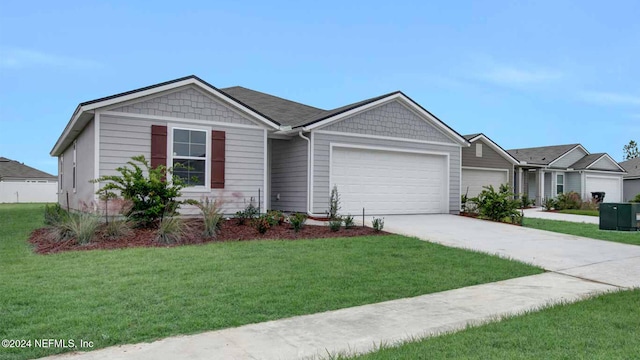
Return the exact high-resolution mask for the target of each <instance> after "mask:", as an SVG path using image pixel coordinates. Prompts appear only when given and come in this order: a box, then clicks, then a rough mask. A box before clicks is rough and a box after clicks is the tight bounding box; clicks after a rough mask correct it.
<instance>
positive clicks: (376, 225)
mask: <svg viewBox="0 0 640 360" xmlns="http://www.w3.org/2000/svg"><path fill="white" fill-rule="evenodd" d="M371 226H373V230H375V231H382V229H384V218H377V217H374V218H373V220H371Z"/></svg>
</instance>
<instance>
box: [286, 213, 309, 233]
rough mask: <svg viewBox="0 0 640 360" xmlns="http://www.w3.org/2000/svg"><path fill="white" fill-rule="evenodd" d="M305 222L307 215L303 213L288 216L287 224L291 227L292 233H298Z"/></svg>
mask: <svg viewBox="0 0 640 360" xmlns="http://www.w3.org/2000/svg"><path fill="white" fill-rule="evenodd" d="M306 221H307V215H305V214H303V213H295V214H291V215H289V223H290V224H291V227H293V231H295V232H298V231H300V229H302V227H303V226H304V223H305V222H306Z"/></svg>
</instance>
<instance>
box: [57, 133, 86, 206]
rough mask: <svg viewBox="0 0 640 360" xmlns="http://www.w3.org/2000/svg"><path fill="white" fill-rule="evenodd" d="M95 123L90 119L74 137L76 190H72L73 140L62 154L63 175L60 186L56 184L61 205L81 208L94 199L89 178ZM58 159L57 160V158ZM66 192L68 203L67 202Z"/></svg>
mask: <svg viewBox="0 0 640 360" xmlns="http://www.w3.org/2000/svg"><path fill="white" fill-rule="evenodd" d="M94 142H95V123H94V122H93V121H90V122H89V123H88V124H87V126H85V128H84V129H82V131H81V132H80V134H79V135H78V136H77V137H76V191H75V192H74V191H73V142H72V143H71V144H70V145H69V147H67V148H66V149H65V150H64V152H63V154H64V169H63V171H64V175H63V181H62V186H61V187H60V185H59V186H58V189H59V190H58V202H59V203H60V205H61V206H63V207H65V208H66V207H67V205H68V206H69V208H71V209H74V210H81V209H82V208H83V207H86V206H91V205H92V204H91V203H92V202H93V201H95V194H94V185H93V184H92V183H90V182H89V181H90V180H93V179H94V178H95V176H94V174H95V172H94V159H95V157H94V156H95V150H94V149H95V148H94ZM58 161H59V160H58ZM67 194H68V199H69V203H68V204H67Z"/></svg>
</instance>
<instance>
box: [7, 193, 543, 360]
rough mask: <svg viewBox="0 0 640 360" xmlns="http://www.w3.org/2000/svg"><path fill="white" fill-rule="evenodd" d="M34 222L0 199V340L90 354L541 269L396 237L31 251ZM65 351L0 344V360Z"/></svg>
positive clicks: (33, 212) (27, 211) (35, 215)
mask: <svg viewBox="0 0 640 360" xmlns="http://www.w3.org/2000/svg"><path fill="white" fill-rule="evenodd" d="M41 219H42V206H37V205H22V206H7V205H0V254H1V255H0V284H2V291H0V314H2V316H0V338H2V339H5V338H6V339H36V338H46V339H73V340H75V343H76V344H77V343H79V341H80V339H82V340H85V341H93V343H94V344H95V347H94V349H97V348H101V347H106V346H111V345H116V344H125V343H138V342H144V341H151V340H154V339H158V338H163V337H167V336H173V335H179V334H192V333H198V332H203V331H208V330H216V329H221V328H228V327H235V326H240V325H244V324H249V323H257V322H263V321H268V320H274V319H280V318H285V317H291V316H296V315H303V314H311V313H317V312H322V311H327V310H335V309H339V308H345V307H351V306H357V305H363V304H370V303H376V302H381V301H386V300H391V299H398V298H404V297H412V296H417V295H422V294H427V293H433V292H439V291H444V290H450V289H455V288H460V287H465V286H471V285H477V284H481V283H487V282H494V281H499V280H504V279H508V278H514V277H520V276H526V275H532V274H538V273H541V272H543V270H541V269H539V268H536V267H532V266H529V265H525V264H522V263H518V262H515V261H509V260H505V259H501V258H498V257H495V256H489V255H485V254H481V253H474V252H469V251H464V250H460V249H454V248H447V247H444V246H441V245H437V244H432V243H428V242H424V241H420V240H418V239H415V238H408V237H404V236H396V235H390V236H377V237H376V236H372V237H359V238H336V239H323V240H299V241H281V240H276V241H244V242H227V243H209V244H206V245H195V246H182V247H174V248H132V249H124V250H111V251H76V252H67V253H60V254H54V255H36V254H34V253H33V252H32V251H31V249H30V246H29V244H28V243H27V242H26V239H27V238H28V235H29V233H30V232H31V231H32V230H33V229H35V228H37V227H40V226H42V220H41ZM70 350H73V349H60V348H49V349H41V348H33V347H32V348H25V349H16V348H14V349H4V348H0V358H3V359H26V358H34V357H40V356H46V355H52V354H54V353H60V352H65V351H70ZM83 350H86V349H83Z"/></svg>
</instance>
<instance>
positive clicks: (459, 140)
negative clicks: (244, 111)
mask: <svg viewBox="0 0 640 360" xmlns="http://www.w3.org/2000/svg"><path fill="white" fill-rule="evenodd" d="M392 100H401V101H402V102H404V103H405V104H407V105H409V106H410V107H411V109H412V110H413V111H416V112H417V113H418V114H420V115H421V116H422V117H423V118H427V119H429V120H430V122H431V123H433V125H435V126H436V128H438V130H440V131H442V132H443V133H445V135H447V136H448V137H450V138H451V139H452V140H454V141H455V142H457V143H459V144H460V145H462V146H467V147H468V146H471V144H469V142H468V141H467V140H466V139H465V138H464V137H462V136H460V135H459V134H457V133H455V132H454V131H452V130H451V129H449V128H448V127H447V126H444V125H443V123H442V121H441V120H439V119H437V118H436V117H435V116H433V115H432V114H430V113H429V112H427V111H426V110H424V109H423V108H422V107H421V106H418V105H416V103H415V102H414V101H413V100H411V99H409V98H407V97H406V96H405V95H404V94H402V93H394V94H391V95H389V96H387V97H384V98H382V99H378V100H376V101H373V102H370V103H368V104H364V105H361V106H358V107H356V108H353V109H351V110H348V111H345V112H343V113H340V114H336V115H334V116H331V117H328V118H326V119H324V120H321V121H318V122H316V123H313V124H311V125H308V126H303V129H304V131H311V130H314V129H318V128H321V127H325V126H327V125H329V124H331V123H334V122H337V121H340V120H342V119H345V118H347V117H350V116H352V115H355V114H357V113H360V112H363V111H366V110H369V109H371V108H374V107H377V106H379V105H382V104H384V103H386V102H389V101H392Z"/></svg>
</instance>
